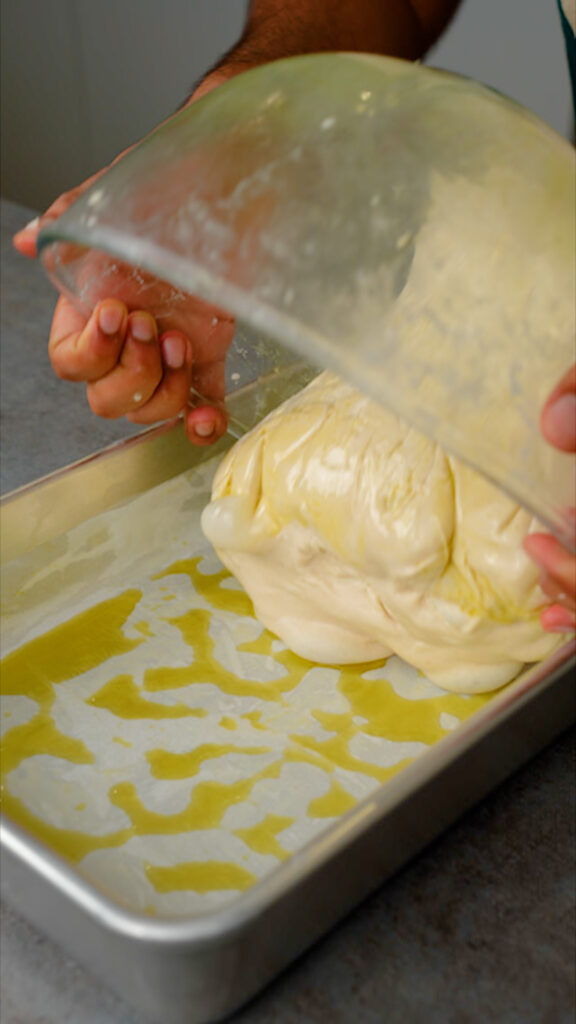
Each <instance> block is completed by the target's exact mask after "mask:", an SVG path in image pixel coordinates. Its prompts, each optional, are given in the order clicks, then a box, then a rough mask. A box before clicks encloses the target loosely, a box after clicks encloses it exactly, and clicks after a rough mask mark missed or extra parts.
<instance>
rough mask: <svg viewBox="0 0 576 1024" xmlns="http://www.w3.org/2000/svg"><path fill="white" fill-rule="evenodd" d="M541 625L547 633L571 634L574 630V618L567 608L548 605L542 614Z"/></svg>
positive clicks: (575, 623)
mask: <svg viewBox="0 0 576 1024" xmlns="http://www.w3.org/2000/svg"><path fill="white" fill-rule="evenodd" d="M541 621H542V625H543V627H544V629H545V630H547V631H548V632H549V633H573V632H574V630H575V628H576V616H575V615H574V612H571V611H570V610H569V609H568V608H563V607H562V605H560V604H553V605H550V607H549V608H547V609H546V611H544V612H542V617H541Z"/></svg>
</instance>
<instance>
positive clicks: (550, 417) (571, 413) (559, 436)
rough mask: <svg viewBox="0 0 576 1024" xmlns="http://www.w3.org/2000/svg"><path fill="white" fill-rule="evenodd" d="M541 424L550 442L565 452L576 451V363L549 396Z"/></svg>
mask: <svg viewBox="0 0 576 1024" xmlns="http://www.w3.org/2000/svg"><path fill="white" fill-rule="evenodd" d="M540 426H541V429H542V433H543V435H544V437H545V438H546V440H547V441H549V442H550V444H552V445H554V446H555V447H556V448H560V449H561V450H562V451H564V452H574V451H576V365H574V366H573V367H572V368H571V369H570V370H568V372H567V373H566V374H565V375H564V376H563V378H562V380H561V381H559V383H558V384H557V385H556V387H555V388H554V390H553V392H552V394H551V395H550V397H549V398H548V401H547V402H546V404H545V406H544V408H543V410H542V416H541V422H540Z"/></svg>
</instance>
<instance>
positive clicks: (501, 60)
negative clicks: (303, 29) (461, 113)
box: [1, 0, 572, 209]
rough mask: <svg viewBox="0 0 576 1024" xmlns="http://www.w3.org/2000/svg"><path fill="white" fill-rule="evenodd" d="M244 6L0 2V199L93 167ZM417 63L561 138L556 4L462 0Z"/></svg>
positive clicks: (189, 1)
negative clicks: (483, 85)
mask: <svg viewBox="0 0 576 1024" xmlns="http://www.w3.org/2000/svg"><path fill="white" fill-rule="evenodd" d="M287 2H288V0H287ZM334 2H335V3H338V2H342V0H334ZM382 2H383V3H384V2H385V0H382ZM247 4H248V0H2V2H1V16H2V33H1V47H2V52H1V70H2V133H3V139H2V147H1V156H2V194H3V195H4V196H7V197H8V198H11V199H15V200H18V201H20V202H23V203H26V204H27V205H29V206H32V207H35V208H37V209H42V208H43V207H45V206H46V205H47V204H48V203H49V202H50V200H51V199H52V198H54V197H55V196H57V195H58V194H59V193H60V192H62V191H63V190H64V189H66V188H70V187H72V186H73V185H76V184H78V183H79V182H81V181H82V180H83V179H84V178H85V177H86V176H87V175H88V174H90V173H92V172H94V171H96V170H99V169H100V168H101V167H103V166H104V164H105V163H107V162H108V161H109V160H110V159H111V158H112V157H113V156H115V155H116V153H118V152H119V151H120V150H121V149H123V148H124V147H125V146H127V145H128V144H129V143H130V142H133V141H135V140H136V139H138V138H140V137H141V136H142V135H143V134H145V133H146V132H147V131H148V130H150V129H151V128H153V127H154V126H155V125H156V124H157V123H158V121H159V120H161V119H162V118H163V117H165V116H167V115H168V114H170V113H171V112H172V111H173V110H174V109H175V108H176V107H177V106H178V105H179V104H180V102H181V101H182V99H183V98H184V97H185V96H186V95H187V94H188V93H189V92H190V90H191V87H192V85H193V84H194V83H195V81H196V80H197V79H198V78H200V77H201V75H202V74H203V73H204V71H205V70H206V69H207V68H208V67H209V66H210V65H211V64H212V63H213V62H214V61H215V60H216V58H217V57H219V56H220V55H221V54H222V53H223V52H224V51H225V50H227V49H228V48H229V47H230V46H231V45H232V44H233V43H234V42H235V41H236V39H237V38H238V36H239V35H240V32H241V30H242V25H243V23H244V17H245V12H246V9H247ZM429 63H432V64H435V65H437V66H441V67H445V68H449V69H451V70H455V71H460V72H462V73H465V74H468V75H470V76H472V77H475V78H479V79H481V80H482V81H484V82H487V83H488V84H489V85H492V86H494V87H495V88H497V89H500V90H501V91H502V92H504V93H507V94H508V95H511V96H513V97H514V98H515V99H517V100H519V101H520V102H521V103H524V105H525V106H528V107H530V108H531V109H533V110H534V111H535V112H536V113H538V114H539V115H540V116H541V117H543V118H544V119H545V120H547V121H548V122H549V123H550V124H551V125H552V126H553V127H554V128H556V130H557V131H559V132H561V133H562V134H570V133H571V124H572V121H571V101H570V91H569V81H568V72H567V67H566V60H565V54H564V49H563V39H562V35H561V30H560V24H559V18H558V12H557V10H556V0H463V3H462V7H461V9H460V12H459V14H458V15H457V17H456V18H455V19H454V21H453V22H452V25H451V26H450V28H449V30H448V31H447V33H446V34H445V36H444V38H443V39H442V41H441V43H440V44H439V45H438V46H437V47H436V48H435V50H434V51H433V52H432V53H431V54H430V57H429Z"/></svg>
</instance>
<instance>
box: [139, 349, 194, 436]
mask: <svg viewBox="0 0 576 1024" xmlns="http://www.w3.org/2000/svg"><path fill="white" fill-rule="evenodd" d="M160 352H161V357H162V363H163V375H162V379H161V381H160V383H159V385H158V386H157V387H156V390H155V391H154V393H153V394H152V396H151V397H150V398H149V399H148V401H146V402H145V403H143V404H142V405H141V406H140V407H139V408H138V409H137V410H136V411H135V412H129V413H127V419H129V420H130V422H131V423H141V424H150V423H158V422H159V421H161V420H167V419H171V418H172V417H173V416H177V415H178V413H180V412H181V411H182V410H183V409H184V408H185V407H186V405H187V403H188V396H189V391H190V379H191V376H192V345H191V343H190V341H189V340H188V339H187V338H186V336H185V335H184V334H182V333H181V332H180V331H169V332H167V333H166V334H164V335H162V338H161V339H160Z"/></svg>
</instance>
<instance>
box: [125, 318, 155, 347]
mask: <svg viewBox="0 0 576 1024" xmlns="http://www.w3.org/2000/svg"><path fill="white" fill-rule="evenodd" d="M130 332H131V334H132V337H133V338H136V341H152V339H153V338H154V335H155V333H156V328H155V325H154V321H153V319H152V317H151V316H148V314H147V313H135V314H134V315H133V316H132V317H131V318H130Z"/></svg>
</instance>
